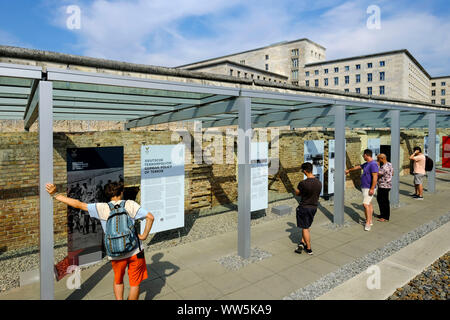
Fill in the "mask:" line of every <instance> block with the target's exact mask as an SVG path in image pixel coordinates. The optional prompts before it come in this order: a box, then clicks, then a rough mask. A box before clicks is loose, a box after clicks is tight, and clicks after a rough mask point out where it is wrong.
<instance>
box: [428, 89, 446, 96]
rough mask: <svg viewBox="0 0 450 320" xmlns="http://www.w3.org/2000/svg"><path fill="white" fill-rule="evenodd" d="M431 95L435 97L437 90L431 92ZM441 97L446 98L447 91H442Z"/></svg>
mask: <svg viewBox="0 0 450 320" xmlns="http://www.w3.org/2000/svg"><path fill="white" fill-rule="evenodd" d="M431 95H432V96H435V95H436V90H431ZM441 96H445V89H441Z"/></svg>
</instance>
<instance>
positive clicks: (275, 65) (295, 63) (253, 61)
mask: <svg viewBox="0 0 450 320" xmlns="http://www.w3.org/2000/svg"><path fill="white" fill-rule="evenodd" d="M325 51H326V49H325V48H324V47H322V46H321V45H319V44H317V43H314V42H312V41H311V40H309V39H298V40H294V41H284V42H280V43H275V44H272V45H269V46H266V47H262V48H257V49H253V50H249V51H244V52H239V53H235V54H230V55H226V56H222V57H217V58H213V59H208V60H203V61H199V62H195V63H191V64H187V65H182V66H179V67H177V68H180V69H186V70H195V71H205V72H208V71H210V70H211V69H210V65H211V64H217V63H218V62H220V61H222V62H223V61H231V62H234V63H238V64H239V65H245V66H251V67H253V68H256V69H259V70H260V71H266V72H272V73H275V74H278V75H279V76H284V77H287V80H285V81H286V82H287V83H289V84H294V85H299V79H300V75H301V72H302V70H303V68H304V66H305V64H308V63H314V62H320V61H324V60H325ZM230 69H232V68H231V67H230V68H228V69H226V70H220V73H221V74H226V75H230V73H231V71H230ZM232 75H233V76H236V77H243V76H244V75H243V74H242V73H241V74H239V75H238V74H237V73H233V74H232ZM261 80H263V79H262V78H261ZM266 81H268V78H266Z"/></svg>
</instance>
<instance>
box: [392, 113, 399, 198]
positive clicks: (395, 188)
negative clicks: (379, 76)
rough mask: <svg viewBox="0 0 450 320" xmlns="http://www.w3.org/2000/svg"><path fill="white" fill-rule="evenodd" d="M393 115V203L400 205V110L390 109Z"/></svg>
mask: <svg viewBox="0 0 450 320" xmlns="http://www.w3.org/2000/svg"><path fill="white" fill-rule="evenodd" d="M390 116H391V164H392V168H393V169H394V175H393V176H392V189H391V201H390V202H391V205H392V206H393V207H398V206H399V202H400V200H399V199H400V197H399V192H400V111H399V110H392V111H390Z"/></svg>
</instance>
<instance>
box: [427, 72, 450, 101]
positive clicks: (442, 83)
mask: <svg viewBox="0 0 450 320" xmlns="http://www.w3.org/2000/svg"><path fill="white" fill-rule="evenodd" d="M430 90H431V92H430V94H431V103H435V104H441V105H449V104H450V76H446V77H436V78H431V80H430Z"/></svg>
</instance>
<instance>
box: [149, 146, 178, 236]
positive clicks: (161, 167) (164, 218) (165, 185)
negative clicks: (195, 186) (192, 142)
mask: <svg viewBox="0 0 450 320" xmlns="http://www.w3.org/2000/svg"><path fill="white" fill-rule="evenodd" d="M184 151H185V147H184V144H176V145H148V146H142V147H141V206H142V207H143V208H144V209H146V210H148V211H150V212H151V213H152V214H153V216H154V217H155V220H154V222H153V227H152V229H151V233H155V232H161V231H166V230H171V229H176V228H181V227H184ZM140 229H141V232H143V230H144V229H145V220H143V221H142V223H141V228H140Z"/></svg>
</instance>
